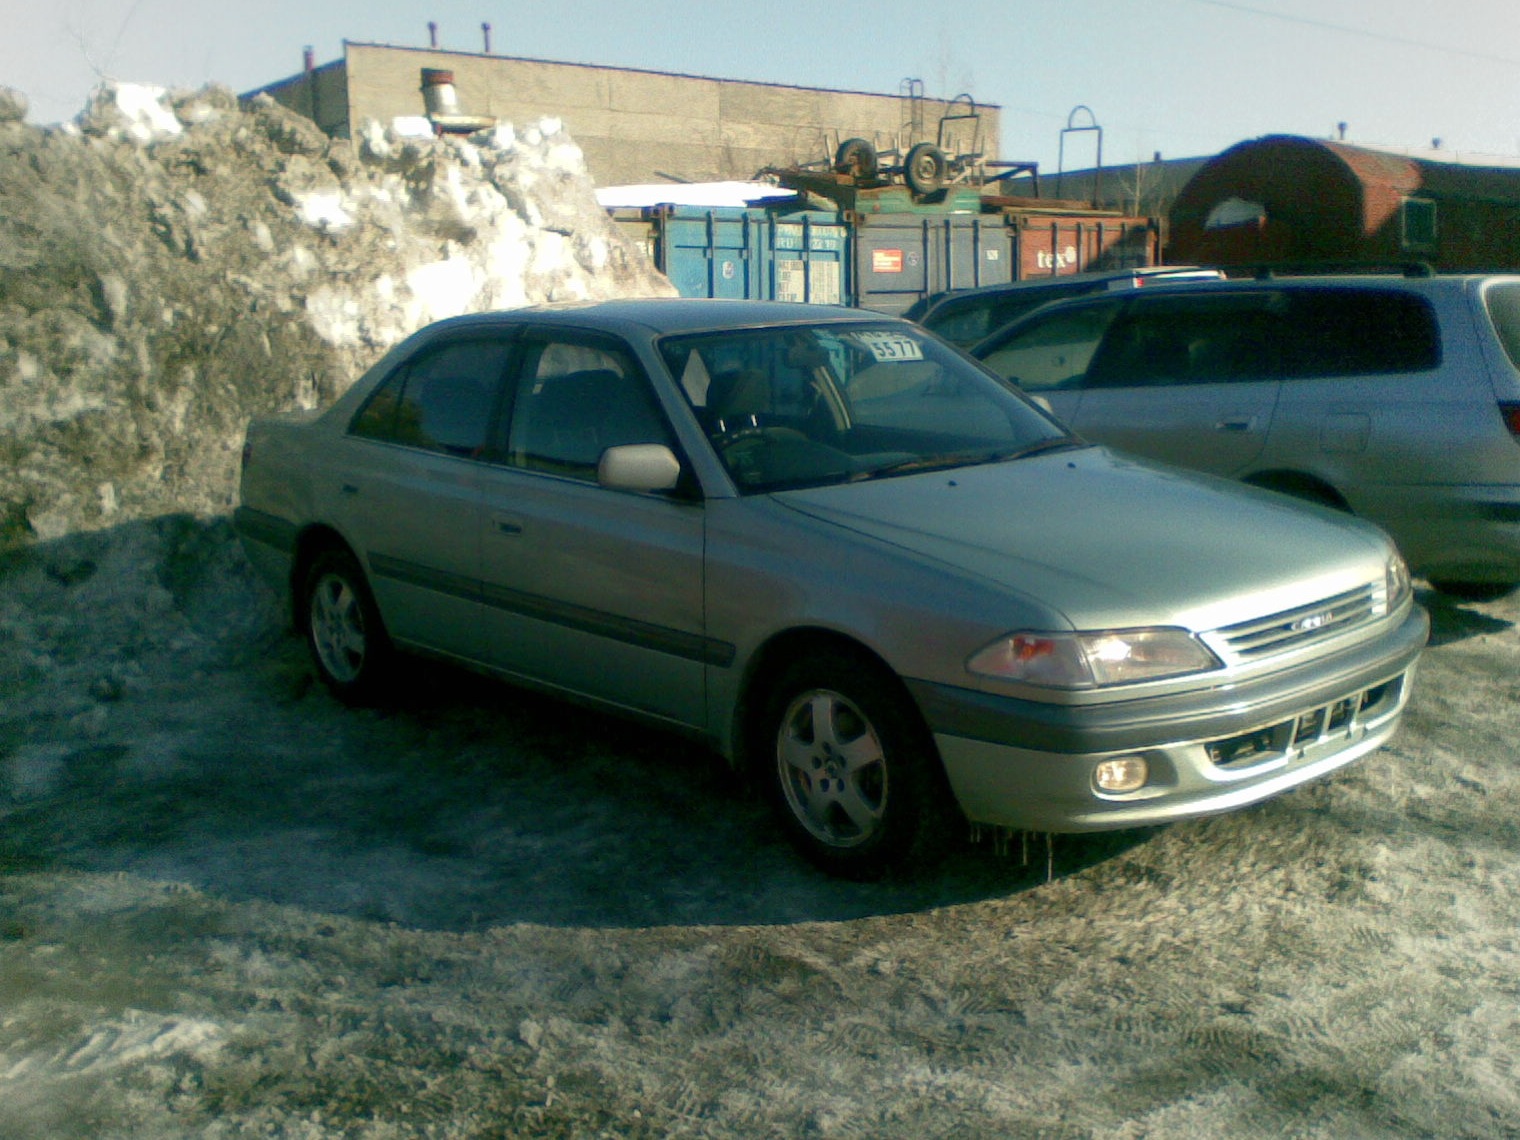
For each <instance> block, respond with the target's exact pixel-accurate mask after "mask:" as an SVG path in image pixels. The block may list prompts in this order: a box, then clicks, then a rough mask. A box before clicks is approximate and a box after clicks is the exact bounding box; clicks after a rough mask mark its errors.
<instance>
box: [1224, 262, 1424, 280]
mask: <svg viewBox="0 0 1520 1140" xmlns="http://www.w3.org/2000/svg"><path fill="white" fill-rule="evenodd" d="M1219 268H1221V269H1223V270H1225V272H1226V273H1229V272H1230V271H1231V270H1237V269H1246V270H1248V271H1249V272H1250V274H1251V276H1253V277H1255V278H1257V279H1258V280H1267V279H1270V278H1273V277H1310V276H1315V275H1318V274H1347V275H1352V274H1358V273H1366V274H1371V273H1390V272H1393V273H1399V274H1402V275H1403V276H1405V277H1434V276H1435V275H1436V270H1435V266H1433V265H1431V264H1430V262H1428V261H1264V262H1258V263H1256V264H1253V265H1248V266H1236V265H1224V266H1219Z"/></svg>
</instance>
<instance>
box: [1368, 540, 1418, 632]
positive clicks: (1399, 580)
mask: <svg viewBox="0 0 1520 1140" xmlns="http://www.w3.org/2000/svg"><path fill="white" fill-rule="evenodd" d="M1411 588H1412V587H1411V585H1410V582H1409V567H1408V566H1406V565H1405V564H1404V560H1403V559H1402V558H1400V557H1399V556H1398V555H1397V554H1393V555H1390V556H1389V558H1388V562H1387V565H1385V566H1384V567H1383V588H1382V590H1379V589H1378V588H1377V587H1376V586H1374V587H1373V588H1372V616H1373V617H1382V616H1384V615H1385V614H1391V613H1393V612H1394V611H1395V610H1397V609H1398V608H1399V606H1401V605H1403V603H1404V599H1405V598H1407V597H1408V596H1409V592H1410V590H1411Z"/></svg>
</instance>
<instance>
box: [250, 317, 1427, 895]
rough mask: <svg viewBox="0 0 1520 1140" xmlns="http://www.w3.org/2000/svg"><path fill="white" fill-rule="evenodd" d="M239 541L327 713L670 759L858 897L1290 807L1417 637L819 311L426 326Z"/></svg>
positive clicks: (1292, 536)
mask: <svg viewBox="0 0 1520 1140" xmlns="http://www.w3.org/2000/svg"><path fill="white" fill-rule="evenodd" d="M236 518H237V523H238V526H239V529H240V532H241V534H242V535H243V537H244V540H245V545H246V547H247V550H248V552H249V555H250V557H251V559H252V561H253V562H254V563H255V564H256V565H257V566H258V567H260V568H261V569H262V570H263V571H265V572H266V574H267V575H268V577H269V579H270V580H271V581H272V582H273V583H275V584H276V586H277V587H278V588H279V589H280V590H281V591H283V592H285V593H286V594H287V596H288V597H289V598H290V600H291V604H292V609H293V613H294V617H295V620H296V623H297V625H298V627H299V628H300V629H301V630H302V631H303V633H304V634H305V636H306V638H307V639H308V641H309V644H310V647H311V651H312V659H313V661H314V663H315V667H316V669H317V672H318V673H319V674H320V676H321V677H322V679H323V681H324V682H326V684H327V686H328V687H329V688H330V689H331V690H332V692H333V693H334V694H336V695H337V696H338V697H339V698H341V699H343V700H346V701H372V700H376V699H383V698H384V696H385V695H386V694H387V693H388V692H389V691H390V688H389V686H391V685H393V684H395V683H396V682H395V675H394V674H393V673H392V672H391V671H390V670H389V669H388V666H389V665H390V664H391V663H392V661H393V657H394V655H395V653H396V652H397V651H398V650H405V651H408V652H412V653H422V654H429V655H435V656H440V657H444V658H448V659H451V660H454V661H458V662H461V663H464V664H466V665H468V666H470V667H473V668H477V669H481V670H485V671H488V672H491V673H494V674H497V675H499V676H500V677H502V678H504V679H507V680H509V681H512V682H514V683H517V684H520V685H526V686H530V687H534V688H537V689H540V690H543V691H545V692H548V693H552V694H556V695H559V696H563V697H566V698H571V699H574V700H579V701H583V702H591V703H594V704H595V705H597V706H600V707H604V708H608V709H612V710H615V711H618V712H621V713H625V714H628V715H631V716H636V717H640V718H642V719H645V720H648V721H652V722H655V723H657V724H662V725H665V726H668V727H670V728H673V729H676V730H679V731H682V732H686V733H690V734H693V735H695V736H697V737H700V738H701V739H703V740H705V741H707V742H708V743H710V744H711V746H712V747H713V748H714V749H715V750H716V751H717V752H718V753H719V754H721V755H722V756H723V757H725V758H726V759H727V760H728V761H730V762H731V763H733V764H735V765H744V766H748V767H750V768H752V770H753V771H754V772H755V773H756V774H757V775H758V776H759V777H760V780H761V784H762V786H763V787H764V788H766V789H767V792H768V795H769V797H770V799H771V801H772V803H773V805H774V807H775V809H776V813H777V815H778V818H779V819H780V821H781V824H782V826H783V827H784V828H785V829H786V831H787V832H788V834H789V835H790V837H791V838H792V839H793V840H794V842H795V843H796V844H797V845H798V847H799V848H800V849H801V850H802V851H803V852H804V853H805V854H806V855H807V856H809V857H810V858H811V859H813V860H814V861H815V862H816V863H818V864H819V865H821V866H822V867H824V868H826V869H827V870H829V871H832V872H835V873H838V874H843V875H850V876H857V877H865V876H872V875H877V874H880V873H882V872H883V871H885V870H888V869H890V868H894V867H898V866H901V865H903V864H905V863H911V862H913V861H916V860H919V859H922V858H924V857H926V856H927V855H928V854H929V853H930V852H931V851H932V850H933V849H934V847H935V846H936V844H937V843H939V842H940V841H942V840H943V838H944V837H945V836H946V835H948V834H950V832H951V830H952V829H953V828H954V827H955V826H964V825H965V824H966V822H968V821H969V822H971V823H973V824H976V825H981V826H991V827H997V828H1009V829H1026V830H1044V831H1089V830H1098V829H1104V828H1117V827H1131V826H1137V825H1144V824H1154V823H1162V822H1166V821H1170V820H1176V819H1181V818H1185V817H1189V816H1194V815H1200V814H1204V813H1210V812H1218V811H1224V810H1228V809H1232V808H1236V807H1240V806H1242V805H1245V804H1249V803H1252V802H1255V801H1258V800H1261V799H1263V798H1265V797H1268V796H1271V795H1275V794H1277V793H1279V792H1281V791H1283V790H1285V789H1288V788H1291V787H1293V786H1295V785H1297V784H1300V783H1302V782H1303V781H1305V780H1309V779H1312V778H1315V777H1318V776H1321V775H1323V774H1325V773H1327V772H1330V771H1332V770H1333V769H1335V768H1337V767H1339V766H1341V765H1343V764H1346V763H1348V762H1349V761H1351V760H1352V759H1354V758H1356V757H1357V756H1361V755H1363V754H1365V753H1367V752H1369V751H1371V750H1372V749H1375V748H1377V747H1378V746H1379V745H1380V744H1382V743H1383V742H1384V741H1385V740H1386V739H1387V738H1388V737H1389V735H1390V734H1391V733H1392V732H1393V731H1394V729H1395V727H1396V725H1397V723H1398V720H1399V717H1400V715H1401V713H1402V710H1403V708H1404V705H1405V701H1406V700H1407V698H1408V695H1409V686H1410V682H1411V678H1412V673H1413V669H1414V665H1415V661H1416V659H1417V657H1418V654H1419V651H1420V649H1421V647H1422V646H1423V645H1424V642H1425V639H1426V633H1427V628H1428V626H1427V620H1426V617H1425V615H1424V613H1423V611H1421V610H1420V609H1419V608H1418V607H1417V606H1415V605H1414V603H1413V601H1412V598H1411V591H1410V587H1409V579H1408V575H1407V573H1406V571H1405V569H1404V566H1403V563H1402V562H1401V561H1400V559H1399V557H1398V555H1397V553H1396V552H1395V550H1394V549H1393V547H1392V545H1391V544H1390V543H1389V541H1388V540H1387V538H1386V537H1385V536H1384V535H1383V534H1382V533H1381V532H1380V531H1378V530H1377V529H1376V528H1374V527H1372V526H1370V525H1368V524H1366V523H1363V522H1358V521H1356V520H1354V519H1350V518H1346V517H1343V516H1340V515H1337V514H1334V513H1331V512H1328V511H1322V510H1318V509H1315V508H1311V507H1305V506H1301V505H1297V504H1293V503H1291V502H1289V501H1288V500H1286V499H1283V498H1280V497H1278V496H1275V495H1272V494H1268V493H1265V492H1256V491H1253V490H1250V489H1245V488H1241V487H1238V486H1233V485H1229V484H1226V483H1223V482H1219V481H1215V480H1212V479H1209V478H1206V477H1199V476H1193V475H1187V474H1183V473H1182V472H1180V471H1177V470H1174V469H1170V468H1165V467H1159V466H1152V465H1148V464H1144V463H1140V462H1136V461H1132V460H1127V459H1122V458H1119V457H1116V456H1114V455H1112V454H1110V453H1108V452H1106V451H1104V450H1102V449H1101V448H1097V447H1092V446H1089V445H1088V444H1086V443H1085V442H1084V441H1083V440H1081V439H1079V438H1077V437H1075V436H1073V435H1072V434H1071V433H1070V432H1069V431H1068V430H1067V429H1066V428H1065V427H1063V426H1062V425H1061V424H1060V423H1059V422H1057V421H1056V420H1054V419H1053V418H1051V416H1050V415H1049V414H1048V413H1046V412H1044V411H1043V410H1041V409H1040V408H1038V407H1036V406H1035V405H1033V404H1031V403H1030V402H1028V401H1027V400H1025V399H1024V398H1022V397H1021V396H1019V395H1017V394H1015V393H1013V392H1010V391H1009V390H1008V388H1007V387H1005V386H1003V385H1001V384H1000V383H998V382H997V381H996V380H995V379H994V378H993V377H992V376H991V375H990V374H989V373H987V372H985V371H983V370H982V369H981V368H980V367H979V366H978V365H976V364H975V363H974V362H972V361H970V360H968V359H967V358H966V357H964V356H962V355H961V354H959V353H958V352H956V351H955V350H953V349H951V348H949V347H947V346H946V345H945V344H944V343H943V342H941V341H939V340H938V339H936V338H935V337H933V336H932V335H929V334H926V333H924V332H923V331H922V330H920V329H918V328H917V327H916V326H913V325H911V324H909V323H907V322H904V321H899V320H894V319H890V318H883V317H879V316H875V315H871V314H867V313H862V312H857V311H852V310H848V309H839V308H822V307H811V306H803V305H784V304H763V303H749V302H725V301H691V300H675V299H671V300H659V301H619V302H606V303H601V304H585V305H567V306H550V307H542V308H531V309H522V310H516V311H512V312H504V313H491V314H482V315H478V316H471V317H464V318H458V319H455V320H450V321H445V322H442V323H440V324H437V325H433V326H431V327H429V328H427V329H425V330H423V331H421V332H419V333H418V334H416V335H415V336H413V337H412V338H410V339H409V340H407V341H406V342H405V343H403V344H402V345H400V346H398V347H397V348H396V349H395V350H393V351H392V352H390V353H389V354H388V355H387V356H386V357H385V358H384V359H383V360H382V361H380V362H379V363H378V364H377V365H376V366H375V367H374V368H373V369H371V370H370V372H369V373H368V374H367V375H366V376H364V378H363V379H361V380H360V381H359V382H358V383H357V384H355V385H354V386H353V388H352V389H350V390H349V391H348V392H347V393H346V394H345V395H344V396H343V397H342V398H341V399H339V400H338V401H337V403H336V404H335V405H333V406H332V407H331V408H329V409H327V410H326V411H325V412H323V413H321V414H309V415H295V416H287V417H281V418H270V419H261V420H257V421H255V422H254V423H253V424H252V425H250V428H249V432H248V442H247V446H246V448H245V454H244V469H243V479H242V505H241V506H240V507H239V509H238V511H237V516H236Z"/></svg>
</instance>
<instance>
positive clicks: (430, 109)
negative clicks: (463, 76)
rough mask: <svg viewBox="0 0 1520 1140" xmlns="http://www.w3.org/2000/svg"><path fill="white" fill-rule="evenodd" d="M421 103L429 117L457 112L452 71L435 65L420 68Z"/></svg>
mask: <svg viewBox="0 0 1520 1140" xmlns="http://www.w3.org/2000/svg"><path fill="white" fill-rule="evenodd" d="M422 105H423V106H424V107H426V108H427V113H428V116H429V117H433V118H435V117H437V116H439V115H445V116H447V115H457V114H459V95H458V94H457V93H456V92H455V91H454V73H453V72H452V71H442V70H440V69H438V68H436V67H424V68H423V69H422Z"/></svg>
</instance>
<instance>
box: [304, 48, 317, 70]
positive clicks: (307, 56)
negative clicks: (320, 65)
mask: <svg viewBox="0 0 1520 1140" xmlns="http://www.w3.org/2000/svg"><path fill="white" fill-rule="evenodd" d="M301 64H302V67H303V68H304V69H305V70H306V71H315V70H316V69H317V53H316V52H314V51H312V49H311V45H310V44H307V45H306V46H305V47H304V48H302V49H301Z"/></svg>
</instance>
